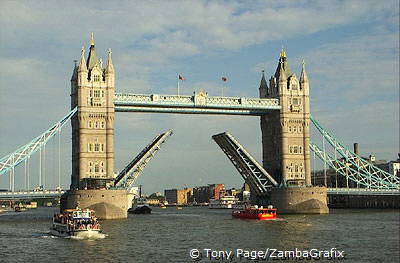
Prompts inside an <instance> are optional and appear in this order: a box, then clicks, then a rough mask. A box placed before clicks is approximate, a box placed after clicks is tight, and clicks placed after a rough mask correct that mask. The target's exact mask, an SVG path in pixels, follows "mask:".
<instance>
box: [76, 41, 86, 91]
mask: <svg viewBox="0 0 400 263" xmlns="http://www.w3.org/2000/svg"><path fill="white" fill-rule="evenodd" d="M87 77H88V70H87V67H86V62H85V48H84V47H82V50H81V59H80V61H79V65H78V85H79V86H81V85H83V84H84V83H85V82H86V80H87Z"/></svg>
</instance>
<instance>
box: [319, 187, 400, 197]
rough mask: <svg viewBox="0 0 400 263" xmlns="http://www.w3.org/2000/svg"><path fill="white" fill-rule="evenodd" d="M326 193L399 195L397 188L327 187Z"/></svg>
mask: <svg viewBox="0 0 400 263" xmlns="http://www.w3.org/2000/svg"><path fill="white" fill-rule="evenodd" d="M327 193H328V195H332V194H338V195H400V191H399V190H385V189H367V188H328V189H327Z"/></svg>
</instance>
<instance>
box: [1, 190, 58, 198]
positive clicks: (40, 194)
mask: <svg viewBox="0 0 400 263" xmlns="http://www.w3.org/2000/svg"><path fill="white" fill-rule="evenodd" d="M64 193H65V191H63V190H62V191H58V190H45V191H17V192H0V200H19V199H42V198H54V197H61V195H62V194H64Z"/></svg>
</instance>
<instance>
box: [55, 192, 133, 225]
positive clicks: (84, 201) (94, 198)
mask: <svg viewBox="0 0 400 263" xmlns="http://www.w3.org/2000/svg"><path fill="white" fill-rule="evenodd" d="M127 194H128V193H127V191H126V190H106V189H103V190H68V191H67V192H66V193H65V194H64V195H63V196H62V197H61V200H60V203H61V204H60V205H61V206H60V210H61V211H63V210H64V209H71V208H76V207H77V206H78V207H79V208H89V209H93V210H94V211H95V212H96V216H97V218H99V219H120V218H127V217H128V212H127V211H128V196H127Z"/></svg>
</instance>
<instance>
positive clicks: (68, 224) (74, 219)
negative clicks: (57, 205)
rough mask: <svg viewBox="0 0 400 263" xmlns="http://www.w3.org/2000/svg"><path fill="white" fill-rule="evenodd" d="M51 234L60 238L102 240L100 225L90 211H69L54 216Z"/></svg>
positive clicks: (78, 209)
mask: <svg viewBox="0 0 400 263" xmlns="http://www.w3.org/2000/svg"><path fill="white" fill-rule="evenodd" d="M50 233H51V234H52V235H55V236H59V237H77V238H102V237H104V234H102V233H101V229H100V224H99V223H98V222H97V218H96V217H95V215H94V211H93V210H90V209H80V208H76V209H67V210H64V212H63V213H57V214H55V215H54V216H53V226H52V227H51V228H50Z"/></svg>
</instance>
